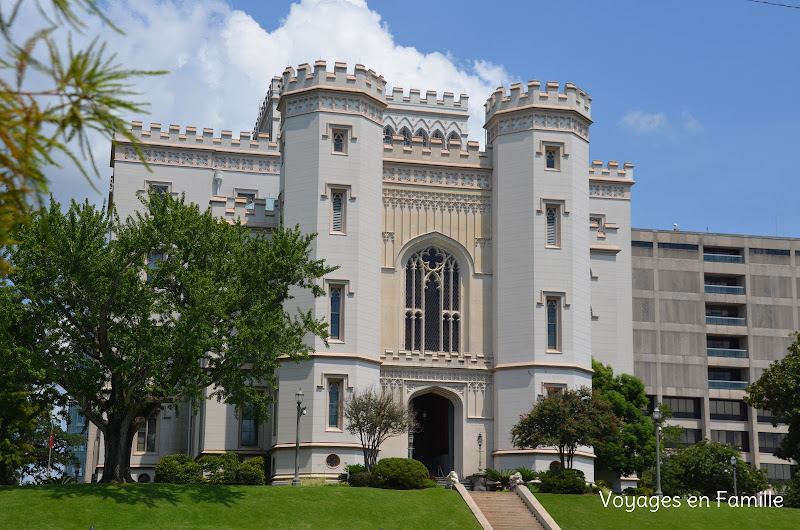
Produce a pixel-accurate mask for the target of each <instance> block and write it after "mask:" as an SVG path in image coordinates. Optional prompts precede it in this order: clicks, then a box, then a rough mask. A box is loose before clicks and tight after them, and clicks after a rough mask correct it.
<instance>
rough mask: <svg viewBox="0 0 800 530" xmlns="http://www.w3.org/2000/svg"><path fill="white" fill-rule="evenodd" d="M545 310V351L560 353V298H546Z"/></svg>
mask: <svg viewBox="0 0 800 530" xmlns="http://www.w3.org/2000/svg"><path fill="white" fill-rule="evenodd" d="M546 309H547V351H553V352H560V351H561V298H559V297H557V296H548V297H547V302H546Z"/></svg>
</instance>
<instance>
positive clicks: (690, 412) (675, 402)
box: [661, 397, 700, 418]
mask: <svg viewBox="0 0 800 530" xmlns="http://www.w3.org/2000/svg"><path fill="white" fill-rule="evenodd" d="M661 404H662V405H666V406H667V407H669V408H670V410H672V417H673V418H699V417H700V399H699V398H678V397H664V398H663V401H662V402H661Z"/></svg>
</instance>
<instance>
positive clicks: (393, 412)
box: [344, 388, 427, 476]
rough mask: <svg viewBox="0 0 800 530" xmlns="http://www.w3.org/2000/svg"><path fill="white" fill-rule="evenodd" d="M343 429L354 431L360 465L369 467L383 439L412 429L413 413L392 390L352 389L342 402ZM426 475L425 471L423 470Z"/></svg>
mask: <svg viewBox="0 0 800 530" xmlns="http://www.w3.org/2000/svg"><path fill="white" fill-rule="evenodd" d="M344 418H345V419H346V420H347V432H349V433H350V434H357V435H358V437H359V440H360V441H361V448H362V450H363V452H364V467H365V468H366V470H367V471H372V468H373V467H374V466H375V462H377V460H378V449H379V448H380V446H381V444H382V443H383V442H384V441H386V439H388V438H390V437H392V436H397V435H399V434H403V433H405V432H408V431H411V432H413V431H414V430H416V427H417V422H416V418H415V417H414V413H413V411H412V410H411V409H410V408H407V407H406V406H405V404H403V402H401V401H399V400H397V399H395V397H394V396H393V395H392V394H387V393H379V392H378V391H376V390H375V389H374V388H366V389H363V390H356V391H355V392H353V395H352V396H351V397H350V398H348V400H347V402H346V403H345V406H344ZM426 476H427V474H426Z"/></svg>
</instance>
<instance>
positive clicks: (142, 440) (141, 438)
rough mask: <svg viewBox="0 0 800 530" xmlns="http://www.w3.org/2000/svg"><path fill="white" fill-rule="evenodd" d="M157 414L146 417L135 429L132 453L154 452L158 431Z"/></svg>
mask: <svg viewBox="0 0 800 530" xmlns="http://www.w3.org/2000/svg"><path fill="white" fill-rule="evenodd" d="M157 429H158V414H153V415H152V416H150V417H149V418H147V419H146V420H145V421H144V422H142V424H141V425H139V429H138V430H137V431H136V439H135V442H134V443H135V445H134V453H156V452H157V451H156V447H157V445H156V434H157V433H158V430H157Z"/></svg>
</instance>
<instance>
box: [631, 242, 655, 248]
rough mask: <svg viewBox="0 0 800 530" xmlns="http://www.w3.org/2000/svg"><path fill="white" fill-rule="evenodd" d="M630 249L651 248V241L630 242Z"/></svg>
mask: <svg viewBox="0 0 800 530" xmlns="http://www.w3.org/2000/svg"><path fill="white" fill-rule="evenodd" d="M631 246H632V247H640V248H653V242H652V241H631Z"/></svg>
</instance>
